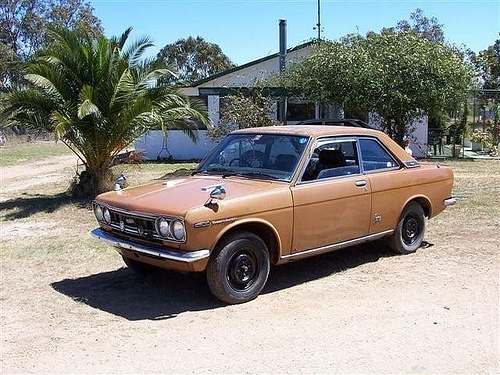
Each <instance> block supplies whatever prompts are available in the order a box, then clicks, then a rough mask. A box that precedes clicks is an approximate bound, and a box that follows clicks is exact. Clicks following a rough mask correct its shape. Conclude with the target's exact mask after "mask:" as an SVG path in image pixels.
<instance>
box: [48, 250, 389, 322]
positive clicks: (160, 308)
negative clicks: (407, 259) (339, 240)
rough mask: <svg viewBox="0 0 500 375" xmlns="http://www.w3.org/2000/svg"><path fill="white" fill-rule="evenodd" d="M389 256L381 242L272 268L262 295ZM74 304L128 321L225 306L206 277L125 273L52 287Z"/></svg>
mask: <svg viewBox="0 0 500 375" xmlns="http://www.w3.org/2000/svg"><path fill="white" fill-rule="evenodd" d="M387 256H392V253H390V252H389V250H388V248H387V246H385V245H384V243H383V242H373V243H371V244H365V245H360V246H355V247H352V248H349V249H343V250H339V251H336V252H332V253H328V254H324V255H320V256H317V257H313V258H308V259H304V260H301V261H297V262H294V263H289V264H285V265H283V266H279V267H273V268H272V269H271V273H270V275H269V280H268V282H267V285H266V287H265V288H264V291H263V292H262V293H263V294H268V293H276V292H280V291H283V290H286V289H288V288H291V287H293V286H296V285H300V284H302V283H305V282H308V281H311V280H316V279H320V278H323V277H326V276H330V275H333V274H335V273H338V272H340V271H345V270H349V269H351V268H355V267H357V266H359V265H361V264H366V263H371V262H376V261H378V260H379V259H380V258H382V257H387ZM51 286H52V288H54V290H56V291H57V292H59V293H62V294H64V295H66V296H68V297H71V298H72V299H74V300H75V301H78V302H82V303H85V304H87V305H89V306H92V307H94V308H97V309H99V310H102V311H106V312H108V313H110V314H113V315H117V316H121V317H123V318H125V319H127V320H131V321H135V320H163V319H169V318H174V317H176V316H177V315H179V314H181V313H183V312H187V311H203V310H210V309H215V308H219V307H223V306H224V304H223V303H222V302H220V301H218V300H217V299H216V298H215V297H214V296H213V295H212V294H211V292H210V290H209V288H208V285H207V283H206V280H205V274H204V273H198V274H179V273H175V272H169V271H163V270H155V271H153V272H152V273H150V274H148V275H145V276H143V275H138V274H136V273H134V272H133V271H131V270H129V269H128V268H120V269H118V270H115V271H109V272H103V273H98V274H94V275H90V276H86V277H80V278H77V279H65V280H61V281H57V282H54V283H52V284H51Z"/></svg>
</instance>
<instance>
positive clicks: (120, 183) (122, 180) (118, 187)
mask: <svg viewBox="0 0 500 375" xmlns="http://www.w3.org/2000/svg"><path fill="white" fill-rule="evenodd" d="M125 181H127V177H125V175H124V174H123V173H122V174H120V175H119V176H118V177H117V178H116V180H115V189H114V190H115V191H120V190H122V186H123V184H124V183H125Z"/></svg>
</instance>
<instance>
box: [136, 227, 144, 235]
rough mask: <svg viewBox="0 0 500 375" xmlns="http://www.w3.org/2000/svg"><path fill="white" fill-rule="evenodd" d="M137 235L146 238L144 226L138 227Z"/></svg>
mask: <svg viewBox="0 0 500 375" xmlns="http://www.w3.org/2000/svg"><path fill="white" fill-rule="evenodd" d="M137 233H138V234H139V236H141V237H142V236H144V228H143V227H142V226H140V225H139V226H138V227H137Z"/></svg>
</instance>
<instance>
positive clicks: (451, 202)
mask: <svg viewBox="0 0 500 375" xmlns="http://www.w3.org/2000/svg"><path fill="white" fill-rule="evenodd" d="M443 203H444V206H445V207H448V206H453V205H454V204H455V203H457V198H453V197H450V198H448V199H445V200H444V201H443Z"/></svg>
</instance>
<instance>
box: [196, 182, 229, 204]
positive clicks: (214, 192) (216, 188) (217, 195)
mask: <svg viewBox="0 0 500 375" xmlns="http://www.w3.org/2000/svg"><path fill="white" fill-rule="evenodd" d="M201 190H202V191H207V192H210V193H209V194H210V196H209V198H208V199H207V201H206V202H205V206H206V205H209V204H212V200H213V199H219V200H222V199H224V198H225V197H226V189H225V188H224V185H212V186H205V187H202V188H201Z"/></svg>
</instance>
